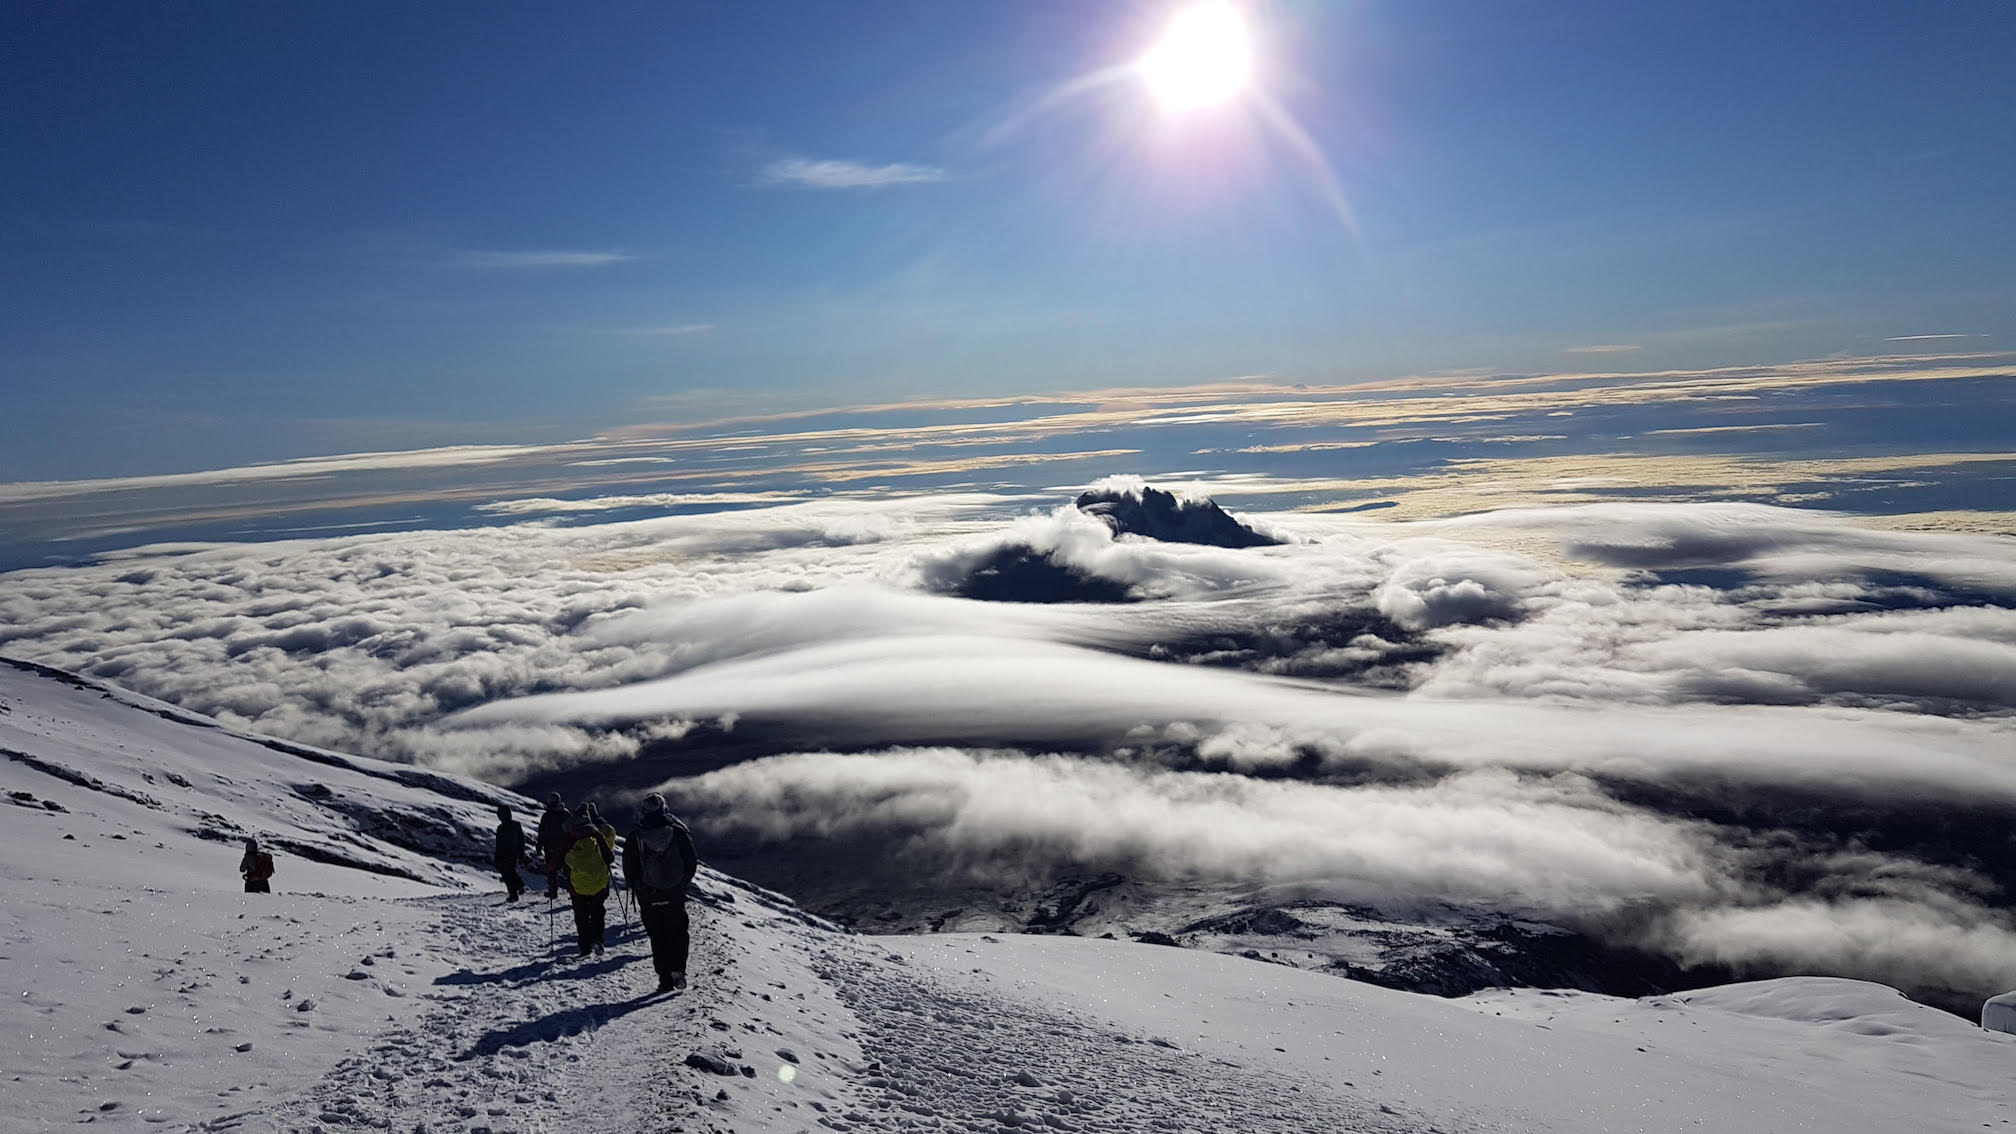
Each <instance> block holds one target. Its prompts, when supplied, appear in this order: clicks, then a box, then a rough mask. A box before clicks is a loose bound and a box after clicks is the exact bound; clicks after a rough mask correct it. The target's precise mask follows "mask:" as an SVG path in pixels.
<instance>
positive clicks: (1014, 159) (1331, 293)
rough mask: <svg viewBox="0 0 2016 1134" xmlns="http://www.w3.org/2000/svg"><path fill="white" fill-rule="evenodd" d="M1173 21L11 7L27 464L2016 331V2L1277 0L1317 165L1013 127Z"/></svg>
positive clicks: (1166, 142)
mask: <svg viewBox="0 0 2016 1134" xmlns="http://www.w3.org/2000/svg"><path fill="white" fill-rule="evenodd" d="M1172 10H1173V6H1172V5H1164V4H1147V3H1131V4H1112V5H1090V4H1083V3H1039V2H1031V3H1020V4H1003V5H977V4H942V3H894V2H887V3H848V4H810V3H763V2H754V3H744V4H736V5H690V6H685V5H657V4H651V5H642V4H640V5H634V6H628V7H626V6H620V5H604V6H597V7H596V8H595V9H593V10H592V11H589V10H581V9H571V10H569V9H558V8H552V7H543V6H533V5H511V4H438V5H397V6H394V5H382V6H374V5H346V6H342V7H340V8H339V7H327V8H312V7H308V6H299V5H251V4H246V5H235V4H211V5H203V6H198V7H178V6H157V5H93V4H80V5H67V6H53V5H51V6H39V7H31V6H27V5H16V6H13V7H11V8H9V9H8V10H7V11H5V12H4V13H0V40H4V41H5V42H7V43H9V44H10V45H11V48H12V50H11V51H10V52H9V56H10V62H9V64H8V66H6V67H5V68H0V103H4V105H6V106H7V107H8V108H9V109H8V113H7V114H6V115H4V116H0V151H4V152H5V153H7V154H8V155H10V161H9V163H8V164H9V167H10V173H9V175H8V176H7V177H6V178H4V179H0V384H4V387H5V389H6V391H7V401H8V404H9V410H10V412H9V413H8V414H7V415H6V418H7V420H6V423H5V424H4V425H0V432H4V438H0V439H4V441H5V445H4V446H0V479H40V478H71V477H84V476H96V475H126V474H136V473H149V472H168V471H176V470H181V469H190V468H198V467H212V466H216V465H220V464H229V463H237V462H241V461H253V460H270V459H280V458H287V457H294V456H300V455H304V454H310V453H326V452H342V451H355V450H360V449H378V448H405V447H411V446H418V445H429V444H440V443H447V442H463V441H469V442H496V441H514V440H554V439H560V438H564V437H570V436H578V435H582V434H584V433H587V432H591V431H594V430H596V429H600V428H603V427H607V426H613V425H620V424H623V423H624V422H626V421H637V420H664V419H667V418H677V417H679V416H681V415H689V416H705V415H708V414H711V413H714V412H718V411H721V410H724V409H730V410H732V409H747V408H749V407H750V406H752V405H754V406H760V407H763V408H790V407H800V406H813V405H836V404H846V403H853V402H860V401H868V400H879V399H884V398H896V397H921V396H936V397H948V396H970V395H982V394H998V393H1007V392H1023V391H1048V390H1067V389H1086V388H1096V387H1104V386H1113V385H1128V384H1154V385H1164V384H1170V385H1174V384H1184V383H1192V382H1203V381H1214V380H1220V379H1225V378H1230V377H1234V376H1238V375H1249V374H1267V375H1272V376H1274V377H1275V378H1277V379H1280V380H1283V381H1312V382H1322V381H1339V380H1351V379H1356V378H1371V377H1386V376H1396V375H1404V374H1408V373H1420V372H1432V371H1440V370H1451V369H1464V368H1480V367H1481V368H1490V369H1495V370H1515V371H1549V370H1574V369H1584V368H1591V367H1597V368H1615V369H1626V370H1631V369H1648V368H1656V367H1666V366H1720V365H1732V364H1743V363H1752V362H1773V361H1783V360H1786V359H1792V358H1802V357H1818V356H1823V355H1828V354H1833V353H1836V352H1852V353H1883V352H1885V351H1886V350H1888V349H1892V348H1896V347H1899V346H1900V344H1898V343H1893V342H1891V341H1889V340H1892V339H1896V338H1900V337H1904V336H1918V335H1965V336H1970V337H1967V338H1951V339H1937V340H1915V341H1910V342H1906V343H1903V344H1901V346H1904V347H1909V348H1910V349H1912V350H1913V351H1917V350H1922V349H1925V348H1927V347H1930V346H1943V347H1950V348H1952V349H1956V350H2001V351H2006V350H2008V349H2010V345H2011V342H2012V337H2016V327H2012V326H2011V320H2010V317H2009V314H2008V313H2009V312H2010V311H2012V310H2016V278H2012V275H2016V273H2012V271H2011V268H2010V265H2012V264H2016V225H2011V224H2010V223H2009V219H2008V202H2009V201H2010V200H2016V148H2012V147H2011V146H2010V145H2008V142H2007V139H2009V138H2010V137H2012V136H2016V78H2012V76H2011V75H2010V73H2009V71H2008V69H2007V67H2006V56H2007V52H2008V49H2009V48H2010V46H2011V45H2012V44H2016V9H2011V8H2010V7H2008V6H2006V5H1996V4H1941V5H1925V6H1903V5H1863V4H1840V3H1830V4H1791V3H1786V4H1775V5H1764V6H1757V5H1738V4H1719V3H1703V4H1694V5H1685V6H1674V7H1672V8H1671V9H1670V10H1669V9H1666V8H1663V7H1662V8H1661V9H1660V10H1656V11H1655V10H1652V9H1651V8H1650V7H1648V6H1639V5H1616V4H1605V3H1587V4H1584V3H1560V4H1550V5H1546V6H1544V7H1542V6H1536V5H1518V6H1514V5H1503V4H1494V3H1484V2H1476V3H1468V2H1450V3H1434V4H1420V3H1404V4H1403V3H1384V4H1379V3H1357V4H1345V3H1289V2H1278V3H1256V4H1249V5H1247V6H1246V12H1247V15H1248V18H1249V21H1250V26H1251V27H1252V29H1253V35H1254V36H1255V39H1256V42H1257V44H1258V61H1257V62H1256V80H1257V84H1258V86H1257V89H1259V90H1262V91H1265V92H1267V95H1268V97H1269V98H1271V99H1273V100H1275V102H1276V104H1277V105H1279V106H1280V108H1281V109H1282V110H1283V111H1284V112H1285V114H1286V116H1287V117H1288V118H1290V119H1292V121H1293V122H1294V123H1295V124H1296V125H1297V127H1298V128H1299V129H1300V130H1301V131H1303V132H1304V134H1305V136H1306V138H1307V139H1308V140H1309V141H1310V142H1311V143H1313V148H1314V150H1315V151H1316V152H1320V155H1321V161H1322V162H1323V163H1324V164H1325V165H1327V169H1328V173H1327V174H1324V173H1321V172H1319V171H1318V170H1317V169H1316V168H1315V167H1314V166H1313V165H1312V163H1311V162H1310V161H1309V159H1308V155H1307V154H1306V153H1302V152H1299V151H1298V150H1297V149H1296V147H1295V146H1294V145H1292V144H1290V143H1289V142H1288V141H1287V140H1286V139H1285V138H1284V135H1283V133H1282V132H1281V131H1280V130H1278V129H1274V128H1270V127H1268V126H1266V125H1265V123H1264V121H1263V120H1262V118H1261V116H1260V115H1259V114H1258V113H1257V112H1256V111H1254V110H1253V109H1252V102H1251V100H1250V99H1249V100H1246V101H1242V102H1239V103H1235V104H1234V105H1232V106H1229V107H1222V108H1216V109H1214V110H1211V111H1206V112H1202V113H1196V114H1192V115H1189V116H1185V117H1180V118H1176V117H1172V116H1170V115H1169V114H1168V113H1167V112H1166V111H1164V110H1163V109H1162V108H1161V107H1159V106H1157V105H1155V104H1154V103H1153V102H1152V101H1151V100H1150V99H1149V98H1148V97H1147V96H1146V94H1145V93H1144V91H1143V90H1142V89H1141V88H1140V86H1139V84H1138V83H1135V82H1133V81H1132V80H1131V79H1126V80H1121V81H1115V82H1112V83H1109V84H1106V85H1103V86H1099V87H1097V88H1095V89H1092V90H1090V91H1089V92H1087V93H1083V94H1081V95H1078V96H1076V97H1074V98H1070V99H1066V100H1063V101H1062V102H1060V103H1058V104H1057V105H1055V106H1053V107H1052V108H1051V109H1050V110H1049V111H1048V112H1047V113H1042V114H1038V115H1034V116H1033V117H1032V116H1029V115H1027V114H1026V113H1024V112H1025V111H1027V109H1028V108H1029V107H1030V106H1031V105H1032V104H1033V103H1035V102H1036V101H1037V100H1039V99H1041V97H1042V96H1043V95H1044V94H1045V92H1047V91H1051V90H1055V89H1057V88H1058V87H1059V86H1060V84H1063V83H1066V82H1068V81H1069V80H1071V79H1072V78H1074V77H1076V76H1082V75H1086V74H1090V73H1094V72H1097V71H1099V70H1101V69H1102V68H1106V67H1110V66H1112V65H1114V64H1116V63H1123V62H1126V61H1127V60H1130V59H1132V58H1134V57H1135V56H1137V55H1138V54H1139V52H1140V51H1141V50H1142V49H1143V48H1144V47H1145V46H1146V45H1147V44H1148V43H1149V42H1150V41H1151V40H1152V39H1153V37H1154V34H1155V32H1156V31H1157V30H1158V29H1159V28H1160V27H1161V26H1162V24H1163V23H1164V22H1165V21H1166V19H1167V18H1168V15H1169V13H1170V12H1171V11H1172ZM1018 123H1019V124H1018ZM1004 127H1010V128H1006V129H1004ZM822 163H824V164H822ZM1326 177H1329V178H1334V184H1335V185H1336V186H1337V187H1338V188H1339V189H1340V190H1341V194H1342V197H1343V198H1344V200H1345V201H1347V202H1348V206H1349V211H1350V213H1351V215H1352V217H1353V218H1354V221H1355V231H1353V228H1352V227H1351V226H1347V225H1346V223H1344V221H1343V220H1342V219H1341V218H1340V216H1339V215H1338V211H1337V209H1336V208H1334V207H1333V202H1332V200H1331V199H1330V198H1329V196H1327V195H1326V192H1325V191H1324V187H1323V186H1324V184H1325V178H1326ZM1591 346H1605V347H1616V348H1625V347H1630V348H1635V349H1630V350H1624V349H1617V350H1613V351H1608V352H1601V353H1588V352H1586V351H1584V350H1583V349H1582V348H1587V347H1591Z"/></svg>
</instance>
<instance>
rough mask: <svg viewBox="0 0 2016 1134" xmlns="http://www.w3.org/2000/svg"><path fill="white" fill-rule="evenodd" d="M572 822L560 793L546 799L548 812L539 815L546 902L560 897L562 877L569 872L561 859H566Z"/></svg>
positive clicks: (540, 851)
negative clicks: (544, 865)
mask: <svg viewBox="0 0 2016 1134" xmlns="http://www.w3.org/2000/svg"><path fill="white" fill-rule="evenodd" d="M570 821H571V819H570V817H569V816H568V814H567V805H566V804H565V803H563V802H561V800H560V793H559V792H557V791H556V792H554V793H553V794H552V795H549V796H547V797H546V810H545V811H544V812H542V813H540V815H539V857H540V858H542V859H544V860H545V863H546V900H547V901H549V902H550V901H552V900H553V899H555V898H557V897H559V896H560V876H561V875H563V874H565V873H566V872H567V868H566V866H564V865H562V863H561V861H560V860H561V859H562V858H564V857H566V854H567V847H568V846H569V844H568V842H567V824H568V823H569V822H570Z"/></svg>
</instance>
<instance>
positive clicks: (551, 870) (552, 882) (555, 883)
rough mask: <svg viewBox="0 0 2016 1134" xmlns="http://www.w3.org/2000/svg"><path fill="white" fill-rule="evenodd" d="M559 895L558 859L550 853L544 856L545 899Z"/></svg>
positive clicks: (549, 899)
mask: <svg viewBox="0 0 2016 1134" xmlns="http://www.w3.org/2000/svg"><path fill="white" fill-rule="evenodd" d="M559 896H560V860H559V859H558V858H556V857H554V856H553V855H551V854H548V855H547V856H546V900H547V901H549V902H550V901H552V900H553V899H555V898H557V897H559Z"/></svg>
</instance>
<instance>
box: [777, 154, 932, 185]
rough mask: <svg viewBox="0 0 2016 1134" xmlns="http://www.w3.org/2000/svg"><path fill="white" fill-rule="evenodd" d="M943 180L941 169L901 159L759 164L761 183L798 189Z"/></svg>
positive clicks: (808, 159) (798, 159) (795, 159)
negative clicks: (873, 162) (877, 163)
mask: <svg viewBox="0 0 2016 1134" xmlns="http://www.w3.org/2000/svg"><path fill="white" fill-rule="evenodd" d="M943 180H945V171H944V170H942V169H940V168H938V167H937V166H931V165H913V164H911V163H909V162H901V161H897V162H889V163H888V164H886V165H868V164H865V163H862V162H856V161H838V160H833V159H823V160H815V159H812V158H783V159H781V160H778V161H773V162H771V163H770V164H769V165H766V166H764V167H763V182H764V183H765V184H768V185H789V186H795V187H797V188H801V189H877V188H881V187H883V186H887V185H917V184H923V183H927V182H932V181H943Z"/></svg>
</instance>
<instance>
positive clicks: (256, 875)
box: [245, 850, 273, 882]
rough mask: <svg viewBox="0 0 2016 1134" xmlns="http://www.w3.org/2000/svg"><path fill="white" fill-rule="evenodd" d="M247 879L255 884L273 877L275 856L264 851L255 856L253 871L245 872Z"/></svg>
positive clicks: (253, 857)
mask: <svg viewBox="0 0 2016 1134" xmlns="http://www.w3.org/2000/svg"><path fill="white" fill-rule="evenodd" d="M245 877H246V878H248V879H250V880H251V881H254V882H264V881H266V880H267V879H268V878H271V877H273V856H272V855H270V854H267V853H266V852H265V851H263V850H262V851H260V852H259V853H257V854H255V855H253V856H252V869H250V870H248V871H246V872H245Z"/></svg>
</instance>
